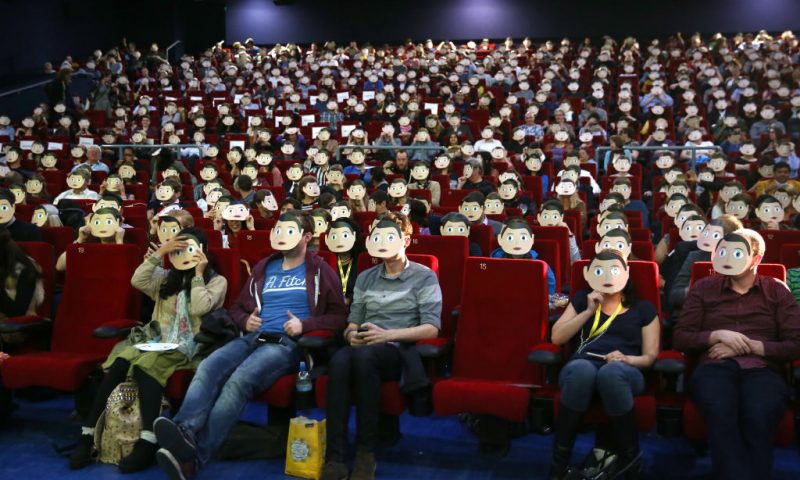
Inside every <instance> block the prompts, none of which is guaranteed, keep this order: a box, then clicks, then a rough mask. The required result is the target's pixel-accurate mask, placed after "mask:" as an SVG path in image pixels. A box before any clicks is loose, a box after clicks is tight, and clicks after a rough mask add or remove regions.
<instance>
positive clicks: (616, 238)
mask: <svg viewBox="0 0 800 480" xmlns="http://www.w3.org/2000/svg"><path fill="white" fill-rule="evenodd" d="M603 250H617V251H619V252H620V253H621V254H622V257H623V258H624V259H625V260H626V261H627V260H628V257H630V255H631V237H630V236H629V235H628V232H626V231H625V230H622V229H619V228H615V229H614V230H611V231H610V232H608V233H606V234H605V235H603V237H602V238H601V239H600V240H599V241H598V242H597V243H596V244H595V245H594V251H595V253H600V252H602V251H603Z"/></svg>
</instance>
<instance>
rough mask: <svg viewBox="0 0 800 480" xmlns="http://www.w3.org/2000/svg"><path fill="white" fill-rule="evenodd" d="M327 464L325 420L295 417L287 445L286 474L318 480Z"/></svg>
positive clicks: (290, 426) (290, 427)
mask: <svg viewBox="0 0 800 480" xmlns="http://www.w3.org/2000/svg"><path fill="white" fill-rule="evenodd" d="M324 464H325V420H322V421H316V420H312V419H310V418H306V417H297V418H293V419H292V421H291V423H290V424H289V439H288V440H287V445H286V475H292V476H295V477H300V478H311V479H313V480H318V479H319V477H320V475H322V466H323V465H324Z"/></svg>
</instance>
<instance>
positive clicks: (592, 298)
mask: <svg viewBox="0 0 800 480" xmlns="http://www.w3.org/2000/svg"><path fill="white" fill-rule="evenodd" d="M602 301H603V294H602V293H600V292H595V291H594V290H593V291H592V292H590V293H589V295H587V296H586V310H587V311H589V312H592V313H594V312H595V310H597V307H599V306H600V303H601V302H602Z"/></svg>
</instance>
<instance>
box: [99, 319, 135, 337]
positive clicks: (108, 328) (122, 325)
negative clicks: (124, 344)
mask: <svg viewBox="0 0 800 480" xmlns="http://www.w3.org/2000/svg"><path fill="white" fill-rule="evenodd" d="M138 324H139V322H137V321H135V320H112V321H110V322H106V323H104V324H103V325H100V326H99V327H97V328H95V329H94V332H92V336H93V337H95V338H122V337H127V336H128V334H129V333H131V329H132V328H133V327H135V326H137V325H138Z"/></svg>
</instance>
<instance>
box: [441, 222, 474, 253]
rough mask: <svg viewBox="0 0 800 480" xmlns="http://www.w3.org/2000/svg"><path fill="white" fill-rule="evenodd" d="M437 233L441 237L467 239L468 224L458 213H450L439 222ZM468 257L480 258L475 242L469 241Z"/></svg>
mask: <svg viewBox="0 0 800 480" xmlns="http://www.w3.org/2000/svg"><path fill="white" fill-rule="evenodd" d="M440 225H441V226H440V227H439V231H440V234H441V235H442V236H443V237H467V238H469V229H470V222H469V219H468V218H467V217H465V216H464V215H462V214H460V213H456V212H450V213H448V214H447V215H445V216H443V217H442V218H441V220H440ZM469 256H470V257H482V256H483V251H482V250H481V247H480V245H478V243H477V242H474V241H472V240H469Z"/></svg>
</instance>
